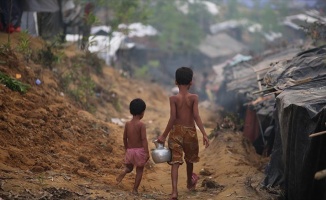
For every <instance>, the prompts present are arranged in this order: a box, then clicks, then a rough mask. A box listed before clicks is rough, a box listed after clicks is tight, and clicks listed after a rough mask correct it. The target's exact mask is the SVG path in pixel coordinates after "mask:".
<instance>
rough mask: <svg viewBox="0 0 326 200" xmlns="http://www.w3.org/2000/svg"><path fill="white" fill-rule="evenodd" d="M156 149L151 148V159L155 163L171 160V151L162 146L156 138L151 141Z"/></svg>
mask: <svg viewBox="0 0 326 200" xmlns="http://www.w3.org/2000/svg"><path fill="white" fill-rule="evenodd" d="M153 142H154V144H155V146H156V149H153V150H152V159H153V161H154V162H155V163H164V162H168V161H170V160H171V151H170V149H168V148H165V147H164V144H162V143H159V142H158V141H157V140H154V141H153Z"/></svg>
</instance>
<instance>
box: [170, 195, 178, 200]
mask: <svg viewBox="0 0 326 200" xmlns="http://www.w3.org/2000/svg"><path fill="white" fill-rule="evenodd" d="M170 200H178V194H171V198H170Z"/></svg>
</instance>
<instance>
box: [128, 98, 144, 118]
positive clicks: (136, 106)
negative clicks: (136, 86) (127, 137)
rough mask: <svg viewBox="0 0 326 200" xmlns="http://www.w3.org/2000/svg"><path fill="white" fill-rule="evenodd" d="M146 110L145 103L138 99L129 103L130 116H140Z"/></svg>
mask: <svg viewBox="0 0 326 200" xmlns="http://www.w3.org/2000/svg"><path fill="white" fill-rule="evenodd" d="M145 109H146V104H145V101H143V100H142V99H140V98H136V99H134V100H132V101H131V102H130V105H129V110H130V114H132V115H140V114H141V113H142V112H144V111H145Z"/></svg>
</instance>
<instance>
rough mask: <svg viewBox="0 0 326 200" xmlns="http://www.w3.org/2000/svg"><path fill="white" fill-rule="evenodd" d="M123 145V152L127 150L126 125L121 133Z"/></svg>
mask: <svg viewBox="0 0 326 200" xmlns="http://www.w3.org/2000/svg"><path fill="white" fill-rule="evenodd" d="M123 145H124V147H125V150H127V149H128V139H127V123H126V125H125V128H124V131H123Z"/></svg>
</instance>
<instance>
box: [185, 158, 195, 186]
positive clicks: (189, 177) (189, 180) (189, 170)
mask: <svg viewBox="0 0 326 200" xmlns="http://www.w3.org/2000/svg"><path fill="white" fill-rule="evenodd" d="M186 164H187V188H189V187H191V185H192V172H193V170H194V164H193V163H190V162H187V161H186Z"/></svg>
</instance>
